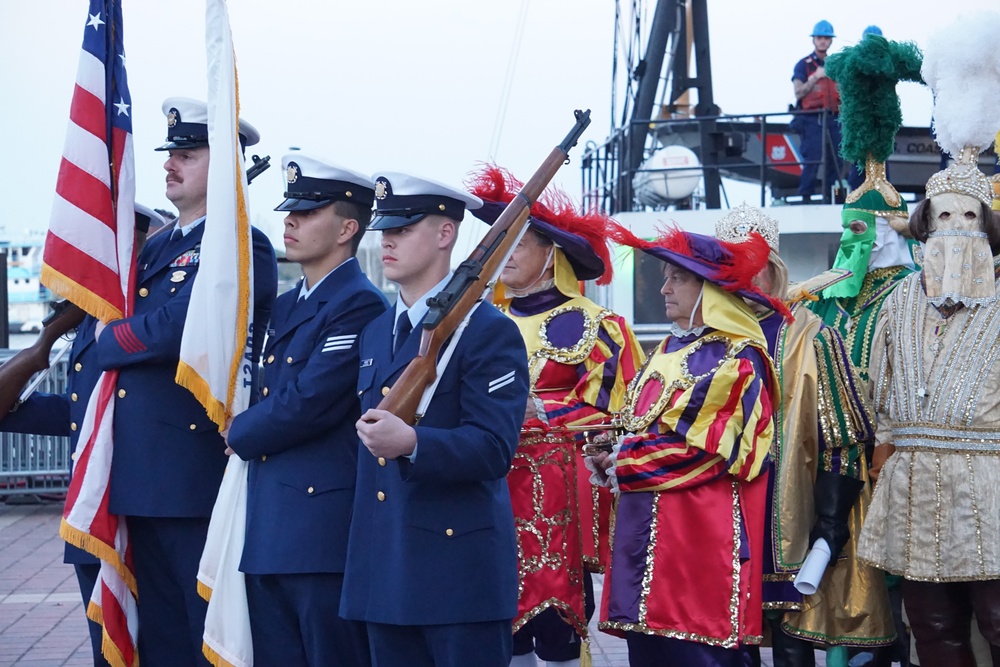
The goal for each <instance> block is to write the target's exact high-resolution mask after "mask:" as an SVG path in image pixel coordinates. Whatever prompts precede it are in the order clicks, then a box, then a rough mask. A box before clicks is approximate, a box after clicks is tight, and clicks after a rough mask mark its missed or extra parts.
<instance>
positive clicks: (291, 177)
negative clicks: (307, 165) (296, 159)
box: [285, 164, 299, 183]
mask: <svg viewBox="0 0 1000 667" xmlns="http://www.w3.org/2000/svg"><path fill="white" fill-rule="evenodd" d="M285 180H286V181H288V182H289V183H294V182H295V181H297V180H299V168H298V166H297V165H294V164H290V165H288V169H286V170H285Z"/></svg>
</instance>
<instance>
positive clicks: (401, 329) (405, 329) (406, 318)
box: [392, 310, 413, 354]
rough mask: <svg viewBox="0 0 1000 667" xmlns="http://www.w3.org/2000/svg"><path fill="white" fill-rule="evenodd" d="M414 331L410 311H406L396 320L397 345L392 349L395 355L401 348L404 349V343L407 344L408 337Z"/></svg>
mask: <svg viewBox="0 0 1000 667" xmlns="http://www.w3.org/2000/svg"><path fill="white" fill-rule="evenodd" d="M412 330H413V325H412V324H410V312H409V311H408V310H404V311H403V312H401V313H400V314H399V317H398V318H397V319H396V344H395V346H394V347H393V348H392V353H393V354H395V353H397V352H399V348H401V347H403V343H405V342H406V337H407V336H409V335H410V331H412Z"/></svg>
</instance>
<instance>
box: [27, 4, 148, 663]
mask: <svg viewBox="0 0 1000 667" xmlns="http://www.w3.org/2000/svg"><path fill="white" fill-rule="evenodd" d="M134 231H135V168H134V160H133V147H132V100H131V97H130V95H129V92H128V82H127V79H126V77H125V49H124V45H123V39H122V11H121V0H91V1H90V7H89V9H88V11H87V19H86V22H85V23H84V27H83V48H82V50H81V53H80V64H79V68H78V70H77V77H76V85H75V88H74V90H73V102H72V105H71V108H70V119H69V128H68V130H67V132H66V144H65V147H64V148H63V156H62V161H61V163H60V165H59V177H58V180H57V182H56V196H55V203H54V204H53V207H52V218H51V220H50V222H49V232H48V236H47V237H46V239H45V251H44V255H43V262H44V263H43V266H42V282H43V283H44V284H45V285H46V286H48V287H49V288H50V289H52V290H53V291H54V292H56V293H57V294H59V295H61V296H63V297H65V298H67V299H69V300H70V301H72V302H73V303H75V304H77V305H78V306H80V307H81V308H83V309H84V310H86V311H87V312H88V313H90V314H91V315H93V316H94V317H96V318H98V319H99V320H101V321H102V322H105V323H106V322H108V321H110V320H113V319H117V318H121V317H128V316H129V315H130V314H131V312H132V296H131V295H132V291H133V290H132V286H133V285H132V284H133V282H134V280H135V254H134V241H135V239H134ZM117 380H118V374H117V372H116V371H115V372H105V373H103V374H102V375H101V377H100V379H99V380H98V382H97V386H96V387H95V388H94V392H93V394H92V395H91V397H90V401H89V403H88V405H87V413H86V417H85V418H84V422H83V425H82V427H81V430H80V439H79V442H78V443H77V448H76V452H75V454H74V456H75V458H76V469H75V471H74V474H73V479H72V481H71V482H70V490H69V493H68V494H67V498H66V506H65V508H64V510H63V521H62V525H61V526H60V530H59V533H60V535H62V537H63V538H64V539H65V540H67V541H68V542H70V543H72V544H74V545H76V546H78V547H80V548H82V549H85V550H87V551H89V552H90V553H92V554H94V555H96V556H97V557H98V558H100V559H101V574H100V577H99V579H98V582H97V585H96V586H95V587H94V593H93V596H92V598H91V602H90V605H89V607H88V609H87V614H88V616H90V617H91V618H92V619H93V620H95V621H97V622H99V623H101V624H102V625H103V626H104V642H103V651H104V655H105V657H106V658H107V659H108V661H109V662H110V663H111V664H112V665H115V667H132V666H133V665H135V664H137V662H138V654H137V652H136V637H137V635H138V618H137V613H136V599H135V577H134V576H133V572H132V568H131V554H130V552H129V548H128V533H127V530H126V526H125V521H124V520H121V519H120V517H117V516H115V515H113V514H111V513H110V512H109V511H108V485H109V481H110V476H111V457H112V444H113V435H112V424H113V423H114V419H113V417H114V414H113V413H114V400H113V392H114V388H115V385H116V384H117Z"/></svg>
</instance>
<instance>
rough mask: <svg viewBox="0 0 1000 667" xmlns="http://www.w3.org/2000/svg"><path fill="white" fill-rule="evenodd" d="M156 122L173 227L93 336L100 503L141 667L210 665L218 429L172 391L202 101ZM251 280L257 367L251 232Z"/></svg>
mask: <svg viewBox="0 0 1000 667" xmlns="http://www.w3.org/2000/svg"><path fill="white" fill-rule="evenodd" d="M163 112H164V113H165V114H166V116H167V143H166V144H164V145H163V146H161V147H160V148H158V149H157V150H163V151H169V157H168V158H167V161H166V163H164V165H163V168H164V169H165V170H166V172H167V177H166V181H167V192H166V194H167V199H169V200H170V201H171V202H173V204H174V206H176V207H177V210H178V212H179V216H178V218H177V223H176V226H175V227H174V229H173V230H171V233H170V234H166V233H164V234H158V235H157V236H156V237H154V238H152V239H150V241H149V243H147V244H146V246H145V247H144V248H143V249H142V252H141V253H140V254H139V259H138V262H137V269H138V272H137V276H136V287H137V289H138V294H137V298H136V301H135V314H134V315H133V316H132V317H127V318H124V319H121V320H117V321H115V322H112V323H111V324H109V325H108V326H107V328H106V329H105V330H103V333H102V332H101V331H100V330H99V331H98V341H97V362H98V365H99V366H100V367H101V369H102V370H109V369H112V368H118V369H120V373H119V376H118V389H117V392H116V396H117V399H116V401H115V412H114V415H115V418H114V459H113V462H112V465H111V490H110V499H109V500H110V510H111V512H112V513H114V514H118V515H122V516H125V517H126V520H127V526H128V531H129V536H130V539H131V541H132V555H133V561H134V567H135V575H136V585H137V588H138V596H139V600H140V602H139V604H138V609H139V626H140V628H141V630H140V632H139V659H140V661H141V662H142V664H143V666H144V667H156V666H158V665H163V666H165V667H178V666H180V665H196V664H197V665H201V664H207V661H206V660H205V658H204V656H203V655H202V652H201V645H202V634H203V630H204V627H203V626H204V623H205V612H206V609H207V603H206V602H205V600H203V599H202V598H201V596H199V595H198V591H197V585H196V576H197V572H198V562H199V560H200V558H201V553H202V550H203V549H204V546H205V537H206V534H207V531H208V520H209V517H210V516H211V513H212V507H213V505H214V504H215V497H216V495H217V493H218V490H219V484H220V482H221V480H222V473H223V471H224V470H225V467H226V455H225V449H226V445H225V442H224V441H223V439H222V436H221V435H219V432H218V429H217V427H216V426H215V424H214V423H213V422H212V420H211V419H209V418H208V415H207V414H205V409H204V408H203V407H202V405H201V403H199V402H198V400H197V399H196V398H195V397H194V396H193V395H192V394H191V393H190V392H189V391H188V390H187V389H185V388H184V387H182V386H180V385H179V384H177V383H176V382H175V381H174V377H175V376H176V374H177V364H178V356H179V353H180V344H181V334H182V332H183V330H184V322H185V320H186V318H187V317H188V315H189V313H188V303H189V301H190V298H191V285H192V284H193V283H194V281H195V280H196V277H197V275H198V266H199V254H200V252H199V251H200V246H201V238H202V234H203V232H204V229H205V225H204V223H205V209H206V205H207V196H208V161H209V146H208V109H207V105H206V104H205V103H204V102H198V101H196V100H190V99H187V98H179V97H174V98H170V99H167V100H166V101H165V102H164V103H163ZM239 133H240V143H241V145H243V147H244V148H245V147H246V146H248V145H253V144H255V143H257V141H258V139H259V134H258V133H257V131H256V130H255V129H254V128H253V127H252V126H251V125H250V124H249V123H246V122H245V121H243V120H240V127H239ZM224 157H225V156H223V158H224ZM253 271H254V300H255V302H254V304H253V321H252V322H253V323H252V326H253V348H252V349H253V352H252V354H253V359H252V360H251V362H252V364H253V365H254V366H256V365H257V362H258V360H259V358H260V349H261V346H262V344H263V339H264V331H265V328H266V324H267V320H268V317H269V315H270V311H271V305H272V303H273V301H274V295H275V291H276V288H277V267H276V264H275V260H274V250H273V249H272V248H271V243H270V242H269V241H268V240H267V237H266V236H265V235H264V234H263V233H262V232H260V231H258V230H256V229H254V230H253ZM207 315H208V314H206V313H190V316H191V317H204V316H207Z"/></svg>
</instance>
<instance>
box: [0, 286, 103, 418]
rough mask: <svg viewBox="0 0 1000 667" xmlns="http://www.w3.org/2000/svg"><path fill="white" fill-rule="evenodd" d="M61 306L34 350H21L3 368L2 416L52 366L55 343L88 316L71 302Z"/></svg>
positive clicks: (0, 389)
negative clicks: (36, 376)
mask: <svg viewBox="0 0 1000 667" xmlns="http://www.w3.org/2000/svg"><path fill="white" fill-rule="evenodd" d="M61 303H62V304H64V305H63V306H61V307H60V308H59V309H58V310H56V312H54V313H52V315H50V316H49V317H48V318H47V319H46V320H45V322H44V323H43V325H42V333H41V334H39V335H38V339H37V340H36V341H35V342H34V343H32V345H31V347H26V348H25V349H23V350H21V351H19V352H18V353H17V354H15V355H14V356H13V357H11V358H10V359H9V360H8V361H7V363H5V364H4V365H3V366H0V417H2V416H3V415H5V414H7V413H8V412H10V411H11V409H13V408H14V407H15V406H16V404H17V399H18V397H19V396H20V395H21V390H23V389H24V387H25V385H26V384H28V381H29V380H31V377H32V376H33V375H34V374H35V373H38V372H40V371H44V370H45V369H46V368H48V367H49V354H50V353H51V352H52V346H53V345H55V344H56V341H57V340H59V338H60V337H62V336H63V335H64V334H66V333H67V332H69V331H72V330H73V329H75V328H76V327H77V326H79V324H80V322H82V321H83V318H84V316H86V313H85V312H83V310H82V309H80V308H79V307H77V306H75V305H73V304H72V303H70V302H69V301H63V302H61Z"/></svg>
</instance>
